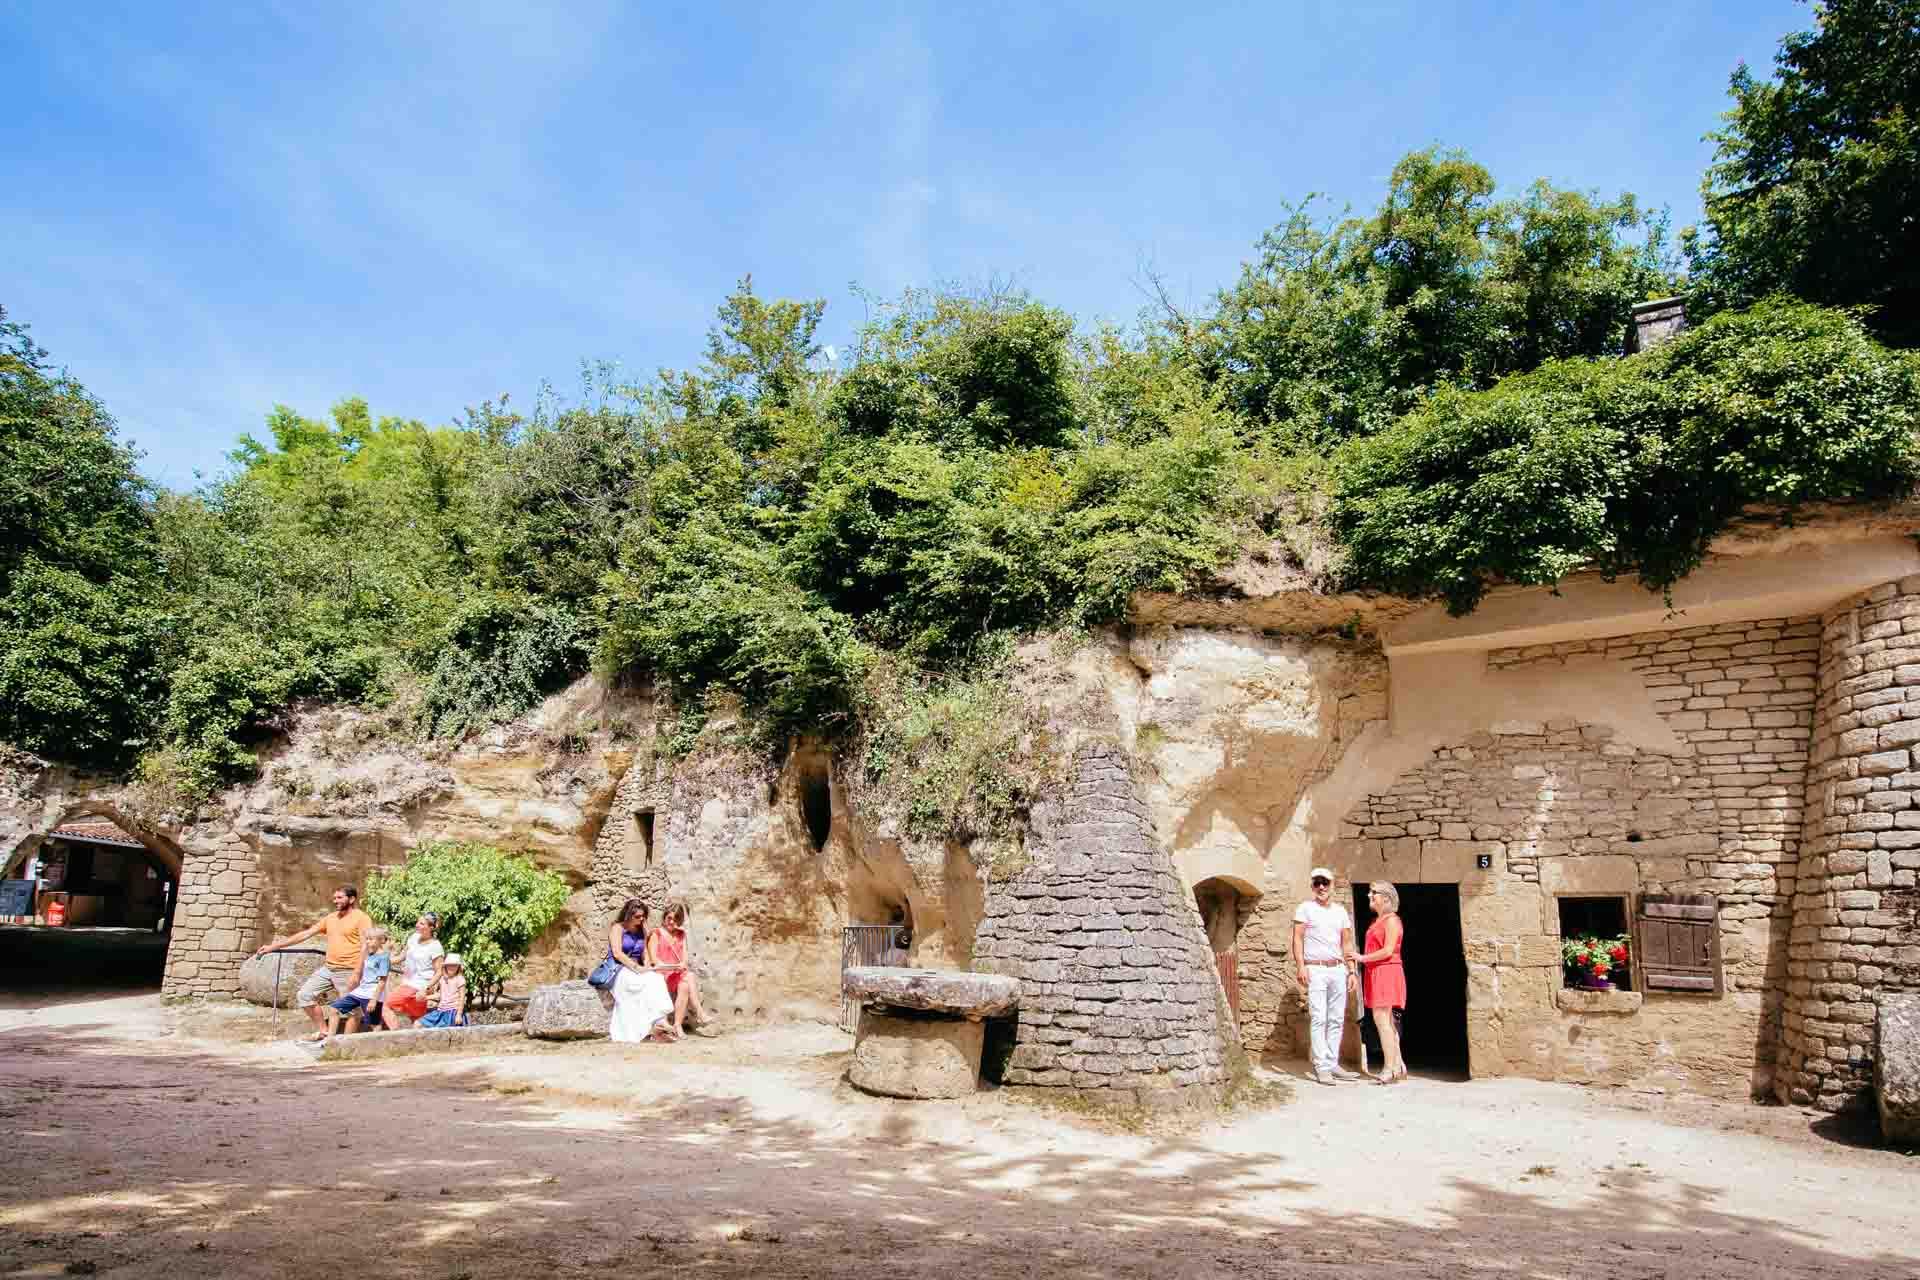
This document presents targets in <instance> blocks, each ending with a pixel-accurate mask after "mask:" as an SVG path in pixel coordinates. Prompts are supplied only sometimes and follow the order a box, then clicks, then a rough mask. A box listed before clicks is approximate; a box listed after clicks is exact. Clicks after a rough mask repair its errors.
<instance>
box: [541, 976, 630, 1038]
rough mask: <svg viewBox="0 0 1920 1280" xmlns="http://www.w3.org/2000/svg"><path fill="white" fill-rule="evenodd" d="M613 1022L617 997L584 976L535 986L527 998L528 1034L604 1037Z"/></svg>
mask: <svg viewBox="0 0 1920 1280" xmlns="http://www.w3.org/2000/svg"><path fill="white" fill-rule="evenodd" d="M612 1022H613V997H612V996H611V995H609V994H607V993H605V992H602V991H599V990H597V989H595V988H594V987H592V986H589V985H588V984H587V982H586V981H585V980H584V979H574V980H572V981H569V982H554V983H549V984H548V985H546V986H544V987H536V988H534V992H533V995H532V996H530V997H529V998H528V1000H527V1016H526V1027H527V1034H528V1035H530V1036H532V1037H533V1038H534V1039H536V1040H601V1039H605V1038H606V1035H607V1028H608V1026H609V1025H611V1023H612Z"/></svg>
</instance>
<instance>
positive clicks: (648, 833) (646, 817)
mask: <svg viewBox="0 0 1920 1280" xmlns="http://www.w3.org/2000/svg"><path fill="white" fill-rule="evenodd" d="M633 826H634V830H636V831H637V832H639V834H640V853H641V857H642V858H643V860H644V865H645V866H649V867H650V866H652V865H653V810H651V809H636V810H635V811H634V814H633Z"/></svg>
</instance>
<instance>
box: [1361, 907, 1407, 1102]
mask: <svg viewBox="0 0 1920 1280" xmlns="http://www.w3.org/2000/svg"><path fill="white" fill-rule="evenodd" d="M1367 902H1368V904H1369V905H1370V906H1372V907H1373V911H1374V918H1373V923H1372V924H1370V925H1368V926H1367V942H1366V950H1364V951H1362V952H1361V953H1360V964H1361V967H1362V968H1363V969H1364V970H1365V972H1366V985H1365V986H1364V987H1363V988H1362V994H1363V999H1364V1000H1365V1001H1366V1005H1367V1008H1368V1009H1369V1010H1371V1011H1372V1013H1373V1025H1374V1029H1375V1030H1377V1031H1378V1032H1379V1033H1380V1054H1381V1057H1382V1058H1383V1059H1384V1064H1383V1066H1382V1069H1381V1071H1380V1083H1381V1084H1398V1083H1399V1082H1400V1081H1402V1080H1405V1079H1406V1078H1407V1063H1406V1059H1404V1058H1402V1057H1401V1056H1400V1018H1401V1013H1402V1011H1403V1010H1404V1009H1405V1008H1406V1007H1407V970H1406V966H1404V965H1402V964H1401V963H1400V943H1401V941H1402V940H1403V939H1404V938H1405V936H1406V932H1405V929H1404V928H1403V927H1402V925H1401V924H1400V891H1399V890H1398V889H1396V888H1394V887H1393V886H1392V885H1390V884H1388V883H1387V882H1386V881H1384V880H1376V881H1374V882H1373V883H1372V884H1370V885H1368V886H1367Z"/></svg>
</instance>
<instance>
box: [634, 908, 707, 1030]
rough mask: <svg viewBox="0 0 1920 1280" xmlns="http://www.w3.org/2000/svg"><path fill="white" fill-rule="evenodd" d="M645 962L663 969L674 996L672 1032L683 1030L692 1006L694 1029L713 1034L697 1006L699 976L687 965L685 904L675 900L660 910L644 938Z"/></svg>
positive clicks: (669, 988)
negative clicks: (651, 928)
mask: <svg viewBox="0 0 1920 1280" xmlns="http://www.w3.org/2000/svg"><path fill="white" fill-rule="evenodd" d="M647 964H648V965H650V966H651V967H653V968H655V969H664V970H665V971H666V977H667V991H668V992H669V993H671V994H672V996H673V1034H674V1035H676V1036H681V1035H685V1034H686V1025H685V1024H686V1021H687V1008H688V1006H689V1005H691V1006H692V1008H693V1018H694V1024H693V1029H694V1031H695V1032H697V1033H698V1034H700V1035H703V1036H710V1035H713V1034H714V1030H713V1021H712V1019H710V1018H708V1017H707V1011H706V1010H705V1009H703V1008H701V1007H700V980H699V979H698V978H696V977H694V976H693V970H692V969H691V968H689V967H688V966H687V904H686V903H684V902H675V903H672V904H670V905H669V906H668V907H667V909H666V910H665V911H663V912H661V914H660V927H659V928H658V929H655V930H654V931H653V933H652V934H651V935H649V936H648V938H647Z"/></svg>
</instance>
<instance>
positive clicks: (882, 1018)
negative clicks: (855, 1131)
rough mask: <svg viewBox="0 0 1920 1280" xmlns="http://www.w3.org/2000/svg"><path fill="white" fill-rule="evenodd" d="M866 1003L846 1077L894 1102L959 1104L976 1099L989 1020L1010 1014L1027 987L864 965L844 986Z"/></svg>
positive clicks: (980, 976)
mask: <svg viewBox="0 0 1920 1280" xmlns="http://www.w3.org/2000/svg"><path fill="white" fill-rule="evenodd" d="M840 987H841V990H842V991H843V992H844V993H845V994H846V996H847V998H848V999H850V1000H857V1001H859V1002H860V1030H859V1033H858V1038H857V1039H856V1040H855V1041H854V1046H853V1066H852V1067H851V1068H850V1069H849V1071H848V1072H847V1078H848V1079H849V1080H851V1081H852V1082H853V1085H854V1087H855V1088H857V1089H863V1090H865V1091H866V1092H868V1093H878V1094H884V1095H886V1096H887V1097H892V1098H960V1097H965V1096H966V1095H967V1094H970V1093H972V1092H973V1090H974V1087H975V1082H976V1081H977V1080H978V1079H979V1077H980V1055H981V1051H982V1049H983V1048H984V1046H985V1043H986V1027H985V1025H984V1020H985V1019H987V1018H995V1017H999V1016H1001V1015H1002V1014H1006V1013H1011V1012H1012V1011H1013V1010H1014V1009H1015V1008H1016V1007H1017V1006H1018V1005H1019V1003H1020V984H1019V982H1018V981H1016V980H1015V979H1013V978H1007V977H1002V976H1000V975H999V974H992V973H965V972H962V971H960V970H957V969H901V968H892V967H887V966H879V965H872V966H858V967H855V968H852V969H848V970H847V971H846V972H845V973H844V974H843V975H842V976H841V980H840Z"/></svg>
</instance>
